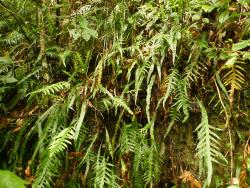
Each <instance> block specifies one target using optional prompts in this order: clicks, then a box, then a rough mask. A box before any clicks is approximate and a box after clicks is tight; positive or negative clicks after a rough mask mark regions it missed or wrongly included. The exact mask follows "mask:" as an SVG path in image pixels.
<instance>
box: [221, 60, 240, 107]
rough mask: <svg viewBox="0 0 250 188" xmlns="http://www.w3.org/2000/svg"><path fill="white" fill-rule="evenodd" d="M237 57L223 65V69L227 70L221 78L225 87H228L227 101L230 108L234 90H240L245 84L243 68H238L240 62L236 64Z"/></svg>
mask: <svg viewBox="0 0 250 188" xmlns="http://www.w3.org/2000/svg"><path fill="white" fill-rule="evenodd" d="M236 60H237V57H232V58H230V59H229V60H228V61H227V62H226V63H225V65H224V67H223V69H226V70H228V71H227V72H226V73H225V75H224V76H223V78H222V81H223V83H224V85H225V86H229V87H230V90H229V100H230V105H231V108H232V104H233V98H234V93H235V90H241V89H242V85H243V84H244V83H245V76H244V72H245V70H244V68H242V67H241V66H240V64H243V63H242V62H236Z"/></svg>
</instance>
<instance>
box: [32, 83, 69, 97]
mask: <svg viewBox="0 0 250 188" xmlns="http://www.w3.org/2000/svg"><path fill="white" fill-rule="evenodd" d="M69 88H70V83H69V82H64V81H62V82H57V83H55V84H51V85H49V86H45V87H43V88H41V89H38V90H35V91H32V92H30V93H29V94H28V95H34V94H38V93H43V94H45V95H52V94H55V93H56V92H58V91H60V90H63V89H66V90H68V89H69Z"/></svg>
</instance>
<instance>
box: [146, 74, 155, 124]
mask: <svg viewBox="0 0 250 188" xmlns="http://www.w3.org/2000/svg"><path fill="white" fill-rule="evenodd" d="M154 81H155V75H153V76H152V77H151V80H150V83H149V84H148V88H147V97H146V114H147V118H148V122H150V103H151V91H152V87H153V84H154Z"/></svg>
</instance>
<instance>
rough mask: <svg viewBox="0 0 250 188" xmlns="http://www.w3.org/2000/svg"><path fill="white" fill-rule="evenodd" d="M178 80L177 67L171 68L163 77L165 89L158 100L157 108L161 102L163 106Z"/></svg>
mask: <svg viewBox="0 0 250 188" xmlns="http://www.w3.org/2000/svg"><path fill="white" fill-rule="evenodd" d="M178 80H179V72H178V70H177V69H172V70H171V73H170V74H169V76H167V77H166V79H163V82H164V83H163V88H162V89H163V90H165V94H164V96H163V97H162V98H161V99H160V100H159V102H158V104H157V108H158V107H159V105H160V103H161V102H162V103H163V107H165V103H166V101H167V99H168V98H169V96H170V95H171V94H172V92H173V91H174V90H175V89H176V86H177V82H178Z"/></svg>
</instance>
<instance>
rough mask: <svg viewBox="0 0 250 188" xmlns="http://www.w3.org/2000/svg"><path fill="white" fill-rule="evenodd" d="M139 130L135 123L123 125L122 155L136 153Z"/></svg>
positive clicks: (121, 138) (121, 136) (121, 137)
mask: <svg viewBox="0 0 250 188" xmlns="http://www.w3.org/2000/svg"><path fill="white" fill-rule="evenodd" d="M137 137H138V128H137V125H136V124H134V123H131V124H128V125H126V124H125V125H123V129H122V131H121V135H120V141H119V143H120V153H121V154H124V153H129V152H134V151H135V148H136V145H137V143H138V138H137Z"/></svg>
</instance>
